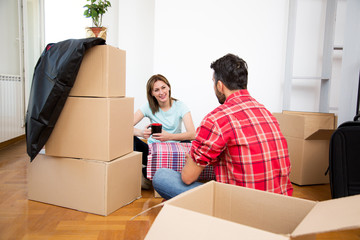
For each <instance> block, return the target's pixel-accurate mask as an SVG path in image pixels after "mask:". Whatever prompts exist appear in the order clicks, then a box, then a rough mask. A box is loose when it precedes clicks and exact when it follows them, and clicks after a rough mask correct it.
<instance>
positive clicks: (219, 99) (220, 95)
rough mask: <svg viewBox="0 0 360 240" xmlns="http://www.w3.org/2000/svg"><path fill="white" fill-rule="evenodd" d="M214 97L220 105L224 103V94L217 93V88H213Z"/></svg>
mask: <svg viewBox="0 0 360 240" xmlns="http://www.w3.org/2000/svg"><path fill="white" fill-rule="evenodd" d="M215 95H216V97H217V99H218V101H219V103H220V104H223V103H224V102H225V100H226V97H225V94H222V93H221V92H219V91H218V90H217V88H215Z"/></svg>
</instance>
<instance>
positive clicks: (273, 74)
mask: <svg viewBox="0 0 360 240" xmlns="http://www.w3.org/2000/svg"><path fill="white" fill-rule="evenodd" d="M287 16H288V1H287V0H276V1H268V0H251V1H238V0H221V1H219V0H197V1H192V0H183V1H180V2H179V1H176V2H174V1H167V0H156V7H155V50H154V51H155V65H154V72H155V73H162V74H163V75H165V76H166V77H167V78H168V79H169V81H170V83H171V84H172V93H173V96H174V97H176V98H178V99H181V100H182V101H184V102H185V103H186V104H187V105H188V106H189V107H190V109H191V112H192V115H193V119H194V123H195V125H196V126H198V125H199V124H200V121H201V120H202V118H203V117H204V116H205V114H207V113H208V112H209V111H211V110H212V109H213V108H215V107H216V106H218V105H219V104H218V102H217V99H216V97H215V94H214V91H213V85H212V80H211V79H212V69H210V64H211V62H213V61H215V60H216V59H218V58H220V57H222V56H223V55H225V54H227V53H233V54H236V55H238V56H239V57H241V58H243V59H244V60H245V61H246V62H247V63H248V67H249V84H248V89H249V91H250V94H252V95H253V96H254V97H255V98H257V99H258V101H260V102H261V103H263V104H264V105H265V106H266V107H268V108H269V109H270V110H271V111H281V101H282V92H281V88H282V81H283V75H284V57H285V46H286V29H287Z"/></svg>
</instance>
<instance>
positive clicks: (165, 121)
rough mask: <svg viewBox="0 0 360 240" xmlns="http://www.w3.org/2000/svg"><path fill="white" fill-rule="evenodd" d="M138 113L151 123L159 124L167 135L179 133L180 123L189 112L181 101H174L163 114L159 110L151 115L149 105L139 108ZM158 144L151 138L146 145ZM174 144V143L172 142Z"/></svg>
mask: <svg viewBox="0 0 360 240" xmlns="http://www.w3.org/2000/svg"><path fill="white" fill-rule="evenodd" d="M140 111H141V112H142V114H143V115H144V117H148V118H149V119H150V122H151V123H161V124H162V129H163V130H165V131H167V132H169V133H181V123H182V119H183V117H184V115H185V114H186V113H188V112H190V110H189V108H188V107H187V106H186V105H185V103H183V102H181V101H174V102H173V104H172V106H171V108H170V109H169V110H168V111H166V112H164V111H163V110H161V109H160V108H159V111H158V112H156V113H155V115H154V114H153V113H152V111H151V108H150V106H149V103H146V104H144V105H143V106H141V108H140ZM154 142H160V141H159V140H156V139H153V138H152V137H151V136H150V138H149V139H148V143H154ZM172 142H174V141H172Z"/></svg>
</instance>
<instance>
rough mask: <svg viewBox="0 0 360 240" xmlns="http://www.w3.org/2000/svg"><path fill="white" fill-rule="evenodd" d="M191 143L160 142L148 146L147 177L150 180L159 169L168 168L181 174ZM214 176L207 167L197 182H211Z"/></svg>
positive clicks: (211, 170) (209, 167) (211, 169)
mask: <svg viewBox="0 0 360 240" xmlns="http://www.w3.org/2000/svg"><path fill="white" fill-rule="evenodd" d="M190 148H191V143H179V142H160V143H151V144H149V155H148V165H147V177H148V178H149V179H150V180H152V178H153V176H154V174H155V172H156V170H158V169H159V168H170V169H173V170H175V171H177V172H181V170H182V168H183V166H184V164H185V154H186V153H188V152H189V150H190ZM213 179H215V174H214V170H213V167H212V165H209V166H207V167H206V168H205V169H204V170H203V172H202V173H201V174H200V176H199V180H213Z"/></svg>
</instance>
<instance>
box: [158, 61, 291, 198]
mask: <svg viewBox="0 0 360 240" xmlns="http://www.w3.org/2000/svg"><path fill="white" fill-rule="evenodd" d="M211 68H212V69H213V70H214V75H213V81H214V91H215V94H216V97H217V98H218V100H219V103H220V104H221V105H220V106H219V107H217V108H216V109H214V110H213V111H212V112H210V113H209V114H208V115H207V116H206V117H205V118H204V119H203V121H202V122H201V124H200V127H199V128H198V129H197V131H196V138H195V140H194V141H193V142H192V146H191V150H190V153H189V154H188V155H187V156H186V163H185V166H184V168H183V170H182V172H181V174H180V173H178V172H175V171H173V170H170V169H159V170H158V171H157V172H156V173H155V176H154V178H153V185H154V188H155V190H156V191H157V192H158V193H159V194H160V195H161V196H162V197H163V198H165V199H169V198H172V197H174V196H176V195H178V194H180V193H181V192H184V191H186V190H189V189H191V188H194V187H196V186H198V185H200V184H201V183H200V182H197V179H198V177H199V175H200V173H201V172H202V171H203V169H204V168H205V167H206V166H207V165H209V164H211V165H213V167H214V171H215V176H216V181H218V182H223V183H228V184H234V185H239V186H244V187H249V188H254V189H258V190H264V191H269V192H274V193H279V194H284V195H289V196H291V195H292V191H293V188H292V186H291V183H290V180H289V174H290V160H289V155H288V148H287V143H286V140H285V138H284V136H283V135H282V133H281V132H280V128H279V124H278V122H277V120H276V118H275V117H274V116H273V115H272V114H271V113H270V112H269V111H268V110H267V109H266V108H265V107H264V106H263V105H262V104H260V103H258V102H257V101H256V100H255V99H254V98H252V97H251V96H250V94H249V92H248V91H247V76H248V71H247V64H246V62H245V61H244V60H243V59H241V58H239V57H238V56H235V55H232V54H227V55H225V56H224V57H222V58H220V59H218V60H216V61H215V62H213V63H212V64H211Z"/></svg>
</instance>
